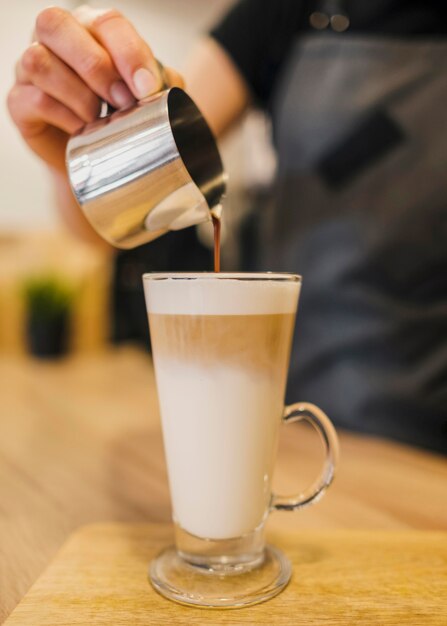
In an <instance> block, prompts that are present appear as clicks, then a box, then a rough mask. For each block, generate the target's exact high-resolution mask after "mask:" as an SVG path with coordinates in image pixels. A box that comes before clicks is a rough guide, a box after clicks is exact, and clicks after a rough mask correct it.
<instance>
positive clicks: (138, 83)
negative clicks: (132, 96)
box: [133, 67, 157, 98]
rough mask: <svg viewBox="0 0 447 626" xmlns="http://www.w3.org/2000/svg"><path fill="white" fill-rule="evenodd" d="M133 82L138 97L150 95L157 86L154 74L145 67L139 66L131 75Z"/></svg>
mask: <svg viewBox="0 0 447 626" xmlns="http://www.w3.org/2000/svg"><path fill="white" fill-rule="evenodd" d="M133 84H134V87H135V91H136V93H137V96H138V97H139V98H145V97H146V96H150V95H151V93H153V92H154V91H155V89H156V87H157V80H156V79H155V76H154V75H153V74H152V72H150V71H149V70H147V69H146V68H145V67H140V69H139V70H137V71H136V72H135V74H134V75H133Z"/></svg>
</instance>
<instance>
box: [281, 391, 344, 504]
mask: <svg viewBox="0 0 447 626" xmlns="http://www.w3.org/2000/svg"><path fill="white" fill-rule="evenodd" d="M301 420H306V421H307V422H309V423H310V424H312V426H313V427H314V428H315V429H316V431H317V432H318V434H319V435H320V437H321V440H322V441H323V445H324V448H325V452H326V459H325V462H324V466H323V470H322V472H321V474H320V476H319V477H318V478H317V480H316V481H315V482H314V483H313V484H312V485H310V487H308V488H307V489H306V490H305V491H303V492H302V493H298V494H296V495H293V496H278V495H276V494H272V500H271V505H270V509H271V510H274V511H295V510H296V509H300V508H301V507H304V506H308V505H309V504H314V502H318V500H319V499H320V498H321V496H322V495H323V494H324V492H325V491H326V489H327V488H328V487H329V485H330V484H331V482H332V480H333V478H334V473H335V468H336V466H337V461H338V437H337V433H336V432H335V428H334V426H333V425H332V422H331V420H330V419H329V418H328V416H327V415H326V413H324V412H323V411H322V410H321V409H319V408H318V407H317V406H315V405H314V404H309V403H307V402H297V403H296V404H291V405H289V406H287V407H286V408H285V410H284V416H283V421H284V422H285V423H286V424H290V423H292V422H300V421H301Z"/></svg>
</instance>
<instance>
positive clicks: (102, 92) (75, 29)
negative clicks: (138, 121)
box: [36, 7, 133, 108]
mask: <svg viewBox="0 0 447 626" xmlns="http://www.w3.org/2000/svg"><path fill="white" fill-rule="evenodd" d="M36 37H37V40H38V41H39V43H41V44H43V45H44V46H45V47H46V48H48V49H49V50H50V51H51V52H52V53H53V54H54V55H55V56H57V57H59V58H60V59H61V60H62V61H63V62H64V63H65V64H66V65H67V66H69V67H70V68H71V69H72V70H74V72H75V73H76V74H77V75H78V76H79V78H80V79H81V80H82V81H84V82H85V83H86V85H87V86H88V87H89V88H90V89H91V90H92V91H93V92H94V93H95V94H97V95H98V96H99V97H100V98H102V99H103V100H106V101H107V102H110V103H111V104H112V105H113V106H115V107H118V108H120V107H123V106H127V105H129V104H131V103H132V102H133V96H132V94H131V93H130V92H129V90H128V88H127V87H126V85H125V84H124V82H123V81H122V79H121V77H120V75H119V73H118V71H117V69H116V68H115V66H114V63H113V61H112V58H111V56H110V55H109V54H108V52H107V51H106V50H105V49H104V47H102V46H101V45H100V44H99V43H98V41H96V40H95V38H94V37H93V36H92V35H91V34H90V33H89V32H88V31H87V30H86V29H85V28H84V27H83V26H82V25H81V24H80V23H79V22H78V20H76V19H75V18H74V17H73V15H71V14H70V13H69V12H68V11H65V10H63V9H59V8H56V7H50V8H48V9H45V10H44V11H42V12H41V13H40V14H39V15H38V17H37V20H36Z"/></svg>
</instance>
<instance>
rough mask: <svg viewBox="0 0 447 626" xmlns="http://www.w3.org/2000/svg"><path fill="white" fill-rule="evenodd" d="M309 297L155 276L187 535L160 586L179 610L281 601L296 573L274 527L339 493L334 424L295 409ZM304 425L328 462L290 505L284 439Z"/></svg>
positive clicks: (226, 281) (174, 466) (158, 355)
mask: <svg viewBox="0 0 447 626" xmlns="http://www.w3.org/2000/svg"><path fill="white" fill-rule="evenodd" d="M300 285H301V280H300V277H299V276H295V275H289V274H270V273H267V274H214V273H212V274H211V273H209V274H208V273H198V274H146V275H145V276H144V288H145V296H146V304H147V310H148V314H149V326H150V334H151V341H152V349H153V356H154V364H155V374H156V381H157V390H158V396H159V403H160V412H161V419H162V428H163V438H164V445H165V452H166V461H167V466H168V475H169V485H170V491H171V499H172V507H173V517H174V525H175V533H176V534H175V537H176V538H175V543H176V546H175V548H174V547H172V548H168V549H167V550H165V551H164V552H163V553H162V554H160V555H159V556H158V558H157V559H156V560H155V561H153V563H152V564H151V569H150V578H151V582H152V584H153V586H154V587H155V589H156V590H157V591H159V592H160V593H161V594H163V595H164V596H166V597H168V598H171V599H173V600H176V601H178V602H182V603H185V604H194V605H198V606H209V607H237V606H245V605H249V604H254V603H256V602H261V601H263V600H266V599H268V598H270V597H272V596H274V595H276V594H277V593H278V592H279V591H281V589H282V588H283V587H284V586H285V585H286V584H287V582H288V581H289V579H290V575H291V566H290V563H289V561H288V559H287V558H286V557H285V556H284V555H283V554H282V553H281V552H280V551H279V550H278V549H277V548H274V547H272V546H266V545H265V539H264V526H265V522H266V519H267V517H268V515H269V513H270V512H271V511H274V510H278V509H286V510H294V509H297V508H300V507H302V506H305V505H308V504H311V503H312V502H314V501H316V500H317V499H318V498H319V497H320V496H321V494H322V493H323V491H324V490H325V489H326V487H327V486H328V485H329V484H330V483H331V481H332V478H333V475H334V467H335V463H336V457H337V437H336V434H335V431H334V428H333V426H332V424H331V422H330V421H329V419H328V418H327V417H326V415H325V414H324V413H323V412H322V411H321V410H320V409H318V408H317V407H315V406H313V405H309V404H305V403H298V404H294V405H292V406H289V407H284V393H285V386H286V380H287V369H288V365H289V357H290V349H291V343H292V335H293V329H294V325H295V314H296V309H297V303H298V296H299V290H300ZM303 419H304V420H307V421H309V422H311V423H312V424H313V425H314V426H315V428H316V429H317V430H318V432H319V433H320V435H321V439H322V441H323V444H324V446H325V450H326V461H325V464H324V467H323V471H322V474H321V476H320V477H319V478H318V479H317V481H316V482H315V484H314V485H312V486H311V487H310V488H309V489H308V490H307V491H305V492H304V493H300V494H299V495H297V496H293V497H280V496H277V495H275V494H274V493H272V488H271V479H272V473H273V466H274V462H275V457H276V451H277V442H278V430H279V427H280V425H281V423H284V422H292V421H298V420H303Z"/></svg>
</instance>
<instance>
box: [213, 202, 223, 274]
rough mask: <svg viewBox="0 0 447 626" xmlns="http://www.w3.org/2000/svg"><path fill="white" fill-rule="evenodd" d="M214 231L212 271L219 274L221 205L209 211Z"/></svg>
mask: <svg viewBox="0 0 447 626" xmlns="http://www.w3.org/2000/svg"><path fill="white" fill-rule="evenodd" d="M211 220H212V222H213V229H214V271H215V272H220V235H221V229H222V205H219V206H217V207H215V208H214V209H212V210H211Z"/></svg>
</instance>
